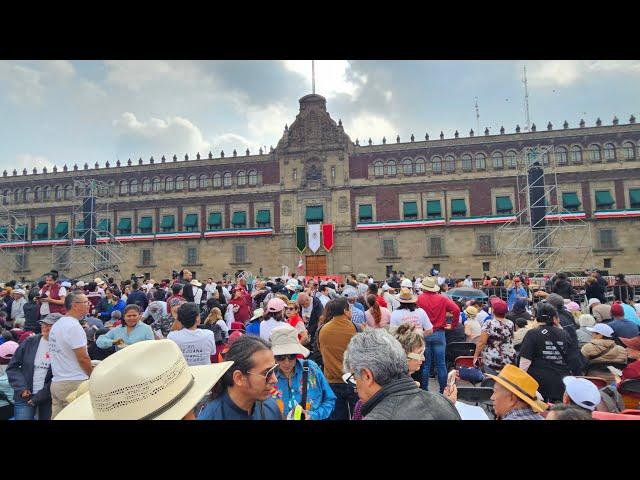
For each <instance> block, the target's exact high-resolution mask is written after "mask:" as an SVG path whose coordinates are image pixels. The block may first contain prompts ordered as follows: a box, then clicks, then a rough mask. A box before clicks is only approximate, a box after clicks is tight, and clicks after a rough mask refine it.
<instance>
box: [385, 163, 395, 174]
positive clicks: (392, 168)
mask: <svg viewBox="0 0 640 480" xmlns="http://www.w3.org/2000/svg"><path fill="white" fill-rule="evenodd" d="M395 174H396V162H395V160H389V161H388V162H387V175H395Z"/></svg>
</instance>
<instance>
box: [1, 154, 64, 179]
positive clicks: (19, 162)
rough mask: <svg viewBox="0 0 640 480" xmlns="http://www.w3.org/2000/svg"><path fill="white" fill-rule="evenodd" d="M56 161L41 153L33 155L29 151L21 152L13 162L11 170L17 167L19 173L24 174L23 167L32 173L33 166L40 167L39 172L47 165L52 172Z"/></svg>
mask: <svg viewBox="0 0 640 480" xmlns="http://www.w3.org/2000/svg"><path fill="white" fill-rule="evenodd" d="M53 166H54V163H53V162H52V161H51V160H49V159H47V158H46V157H43V156H41V155H31V154H29V153H21V154H19V155H17V156H16V158H15V161H14V162H13V163H12V166H11V170H12V171H13V169H14V168H15V169H16V170H17V171H18V173H19V174H22V170H23V169H25V168H26V169H27V172H28V173H29V174H31V173H32V172H33V167H36V168H37V169H38V172H42V168H43V167H47V170H48V171H49V172H50V171H51V170H52V169H53Z"/></svg>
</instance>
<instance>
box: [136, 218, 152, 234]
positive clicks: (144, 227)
mask: <svg viewBox="0 0 640 480" xmlns="http://www.w3.org/2000/svg"><path fill="white" fill-rule="evenodd" d="M138 231H139V232H140V233H152V232H153V217H142V218H141V219H140V223H139V224H138Z"/></svg>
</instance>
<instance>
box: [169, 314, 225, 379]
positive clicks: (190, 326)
mask: <svg viewBox="0 0 640 480" xmlns="http://www.w3.org/2000/svg"><path fill="white" fill-rule="evenodd" d="M178 321H179V322H180V323H181V324H182V327H183V328H182V329H181V330H174V331H173V332H170V333H169V335H167V339H169V340H173V341H174V342H176V343H177V344H178V346H179V347H180V350H182V355H184V359H185V360H186V361H187V364H188V365H189V366H190V367H193V366H195V365H210V364H211V356H212V355H215V354H216V342H215V337H214V335H213V332H212V331H211V330H208V329H206V328H198V325H200V313H199V308H198V307H197V305H196V304H195V303H193V302H187V303H183V304H182V305H180V308H178Z"/></svg>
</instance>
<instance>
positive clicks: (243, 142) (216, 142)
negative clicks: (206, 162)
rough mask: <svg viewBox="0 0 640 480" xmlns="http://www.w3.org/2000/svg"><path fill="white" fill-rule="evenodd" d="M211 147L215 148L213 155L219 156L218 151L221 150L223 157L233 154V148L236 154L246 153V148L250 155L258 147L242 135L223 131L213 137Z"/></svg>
mask: <svg viewBox="0 0 640 480" xmlns="http://www.w3.org/2000/svg"><path fill="white" fill-rule="evenodd" d="M212 148H214V149H215V152H213V153H214V156H216V157H217V156H219V155H220V151H221V150H223V151H224V155H225V157H230V156H232V155H233V151H234V150H236V152H237V153H238V156H244V155H246V150H247V148H248V149H249V151H250V153H251V154H252V155H256V154H257V153H258V149H259V148H260V147H259V146H257V145H256V144H255V142H252V141H251V140H249V139H247V138H246V137H243V136H242V135H237V134H235V133H223V134H221V135H217V136H216V137H214V139H213V147H212Z"/></svg>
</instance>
